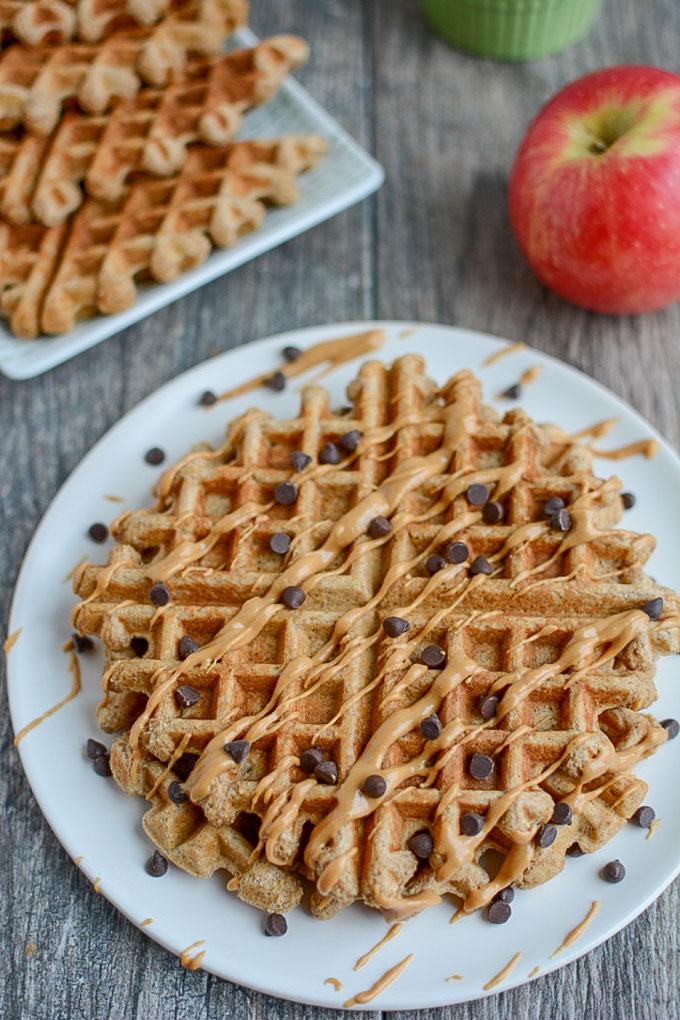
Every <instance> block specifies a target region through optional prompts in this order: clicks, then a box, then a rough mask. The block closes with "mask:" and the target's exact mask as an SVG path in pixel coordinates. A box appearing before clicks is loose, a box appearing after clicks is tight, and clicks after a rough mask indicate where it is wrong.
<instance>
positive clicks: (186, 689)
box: [175, 684, 201, 708]
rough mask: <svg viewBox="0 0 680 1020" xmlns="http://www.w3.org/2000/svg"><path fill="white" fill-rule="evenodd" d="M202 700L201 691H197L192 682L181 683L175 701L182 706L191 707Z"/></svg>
mask: <svg viewBox="0 0 680 1020" xmlns="http://www.w3.org/2000/svg"><path fill="white" fill-rule="evenodd" d="M200 700H201V694H200V691H197V690H196V688H195V687H192V686H191V684H180V686H179V687H178V688H177V689H176V690H175V701H176V702H177V704H178V706H179V707H180V708H191V706H192V705H196V704H198V702H199V701H200Z"/></svg>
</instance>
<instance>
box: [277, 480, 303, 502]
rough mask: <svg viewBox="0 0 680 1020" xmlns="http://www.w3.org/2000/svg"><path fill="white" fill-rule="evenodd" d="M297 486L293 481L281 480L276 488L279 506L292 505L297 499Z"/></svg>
mask: <svg viewBox="0 0 680 1020" xmlns="http://www.w3.org/2000/svg"><path fill="white" fill-rule="evenodd" d="M297 494H298V492H297V488H296V487H295V486H294V485H293V483H292V482H279V484H278V485H277V486H276V488H275V489H274V501H275V502H276V503H278V504H279V506H292V504H293V503H294V502H295V500H296V499H297Z"/></svg>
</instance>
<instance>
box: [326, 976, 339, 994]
mask: <svg viewBox="0 0 680 1020" xmlns="http://www.w3.org/2000/svg"><path fill="white" fill-rule="evenodd" d="M324 984H325V985H330V986H331V987H332V989H333V991H334V992H341V991H342V981H340V979H339V978H334V977H327V978H326V980H325V981H324Z"/></svg>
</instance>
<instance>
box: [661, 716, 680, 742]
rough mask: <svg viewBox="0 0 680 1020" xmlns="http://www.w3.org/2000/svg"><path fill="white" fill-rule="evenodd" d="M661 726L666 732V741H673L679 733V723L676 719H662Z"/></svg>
mask: <svg viewBox="0 0 680 1020" xmlns="http://www.w3.org/2000/svg"><path fill="white" fill-rule="evenodd" d="M661 725H662V726H663V728H664V729H665V731H666V739H667V740H675V738H676V737H677V735H678V733H680V723H679V722H678V720H677V719H662V720H661Z"/></svg>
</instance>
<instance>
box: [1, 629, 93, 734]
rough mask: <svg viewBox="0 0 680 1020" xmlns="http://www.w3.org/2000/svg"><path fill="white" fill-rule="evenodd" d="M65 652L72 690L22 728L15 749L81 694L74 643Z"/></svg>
mask: <svg viewBox="0 0 680 1020" xmlns="http://www.w3.org/2000/svg"><path fill="white" fill-rule="evenodd" d="M64 651H65V652H67V654H68V656H69V664H68V668H69V672H70V674H71V690H70V691H69V692H68V694H67V695H66V696H65V697H64V698H62V699H61V701H58V702H57V704H56V705H52V707H51V708H48V709H47V710H46V711H45V712H43V713H42V715H39V716H38V717H37V718H36V719H32V720H31V721H30V722H29V723H26V725H25V726H22V728H21V729H20V730H19V732H18V733H17V734H16V736H15V737H14V746H15V747H18V746H19V744H20V743H21V741H22V740H23V739H24V737H25V736H26V734H27V733H30V732H31V730H34V729H35V728H36V727H37V726H40V724H41V723H43V722H44V721H45V719H49V718H50V716H51V715H54V714H55V712H58V711H59V709H60V708H63V707H64V705H68V703H69V701H73V699H74V698H76V697H77V696H78V694H79V693H80V687H81V681H80V663H79V662H78V659H77V658H76V655H75V652H74V651H73V643H72V642H71V641H67V642H66V644H65V645H64Z"/></svg>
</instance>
